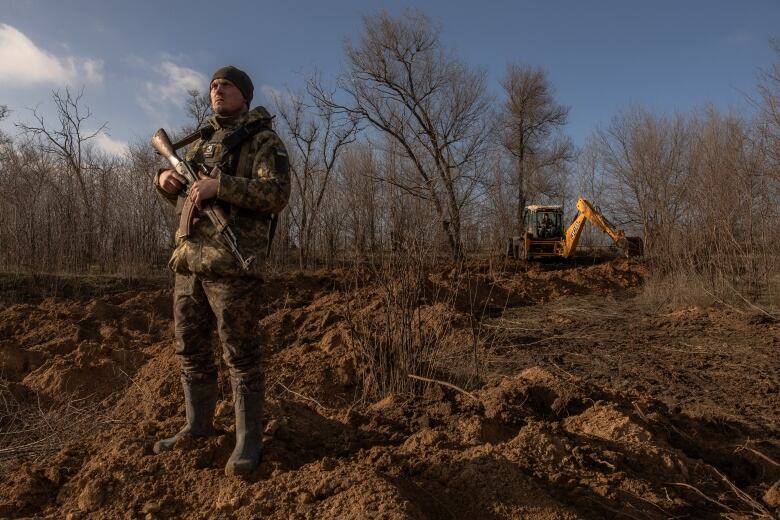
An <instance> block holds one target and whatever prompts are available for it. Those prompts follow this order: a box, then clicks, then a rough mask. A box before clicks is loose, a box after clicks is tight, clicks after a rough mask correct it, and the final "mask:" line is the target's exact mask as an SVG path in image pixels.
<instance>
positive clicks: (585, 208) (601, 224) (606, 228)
mask: <svg viewBox="0 0 780 520" xmlns="http://www.w3.org/2000/svg"><path fill="white" fill-rule="evenodd" d="M577 210H578V211H579V213H578V214H577V217H576V218H575V219H574V221H573V222H572V223H571V225H570V226H569V227H568V229H566V233H565V234H564V237H563V240H561V243H560V249H559V251H558V252H559V254H560V255H561V256H562V257H564V258H569V257H571V255H573V254H574V250H575V249H577V242H579V240H580V235H581V234H582V229H583V227H584V225H585V220H589V221H590V222H591V223H592V224H593V225H595V226H596V227H597V228H599V229H600V230H601V231H603V232H604V233H606V234H607V235H609V237H610V238H611V239H612V240H614V241H615V244H617V246H618V248H620V250H621V251H623V254H624V255H625V256H628V254H629V244H628V241H627V240H626V236H625V233H624V232H623V231H622V230H619V229H615V227H614V226H613V225H612V224H611V223H610V222H609V220H607V218H606V217H605V216H604V215H602V214H601V212H600V211H599V210H597V209H596V208H595V207H593V205H592V204H591V203H590V202H588V201H587V200H585V199H579V200H578V201H577Z"/></svg>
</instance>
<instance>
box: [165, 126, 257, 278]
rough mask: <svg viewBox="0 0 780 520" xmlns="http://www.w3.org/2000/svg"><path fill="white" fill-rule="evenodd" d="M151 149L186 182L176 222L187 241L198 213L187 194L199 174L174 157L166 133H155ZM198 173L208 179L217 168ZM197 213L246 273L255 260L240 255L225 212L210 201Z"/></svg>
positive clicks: (214, 174) (188, 164)
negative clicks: (207, 223)
mask: <svg viewBox="0 0 780 520" xmlns="http://www.w3.org/2000/svg"><path fill="white" fill-rule="evenodd" d="M152 146H153V147H154V149H155V150H157V152H158V153H159V154H160V155H162V156H163V157H165V158H166V159H167V160H168V162H169V163H170V164H171V166H172V167H173V168H174V169H175V170H176V171H177V172H178V173H179V175H181V176H182V177H184V178H185V179H186V182H185V184H184V189H182V191H181V192H179V196H181V197H185V203H184V207H183V208H182V212H181V218H180V220H179V231H178V233H177V235H178V236H185V237H186V236H188V235H189V234H190V224H191V223H192V217H193V216H194V212H195V210H196V209H197V208H196V207H195V204H193V203H192V202H191V201H190V199H189V198H188V197H187V194H188V193H189V191H190V187H191V186H192V185H193V184H194V183H195V182H196V181H197V180H199V179H200V177H198V171H196V170H195V168H194V167H193V166H192V164H190V163H188V162H187V161H183V160H181V159H180V158H179V156H177V155H176V150H175V149H174V148H173V144H172V143H171V140H170V138H169V137H168V134H167V133H165V130H163V129H162V128H160V129H159V130H157V132H155V133H154V136H152ZM199 171H200V172H201V173H203V174H204V175H208V176H209V177H215V176H216V174H217V172H218V171H219V166H215V167H214V169H213V170H211V172H208V171H207V170H205V169H201V170H199ZM199 211H200V212H201V213H203V214H204V215H206V216H207V217H208V218H209V220H210V221H211V223H212V224H213V225H214V227H215V228H216V229H217V231H219V233H220V235H221V236H222V239H223V240H224V241H225V244H226V245H227V246H228V248H229V249H230V252H231V253H233V256H235V257H236V260H238V263H239V264H240V265H241V268H242V269H244V271H248V270H249V266H250V265H251V264H252V262H254V260H255V257H254V256H250V257H249V258H244V255H242V254H241V251H240V250H239V249H238V243H237V242H236V235H235V234H234V233H233V230H232V229H230V227H229V226H228V215H227V213H226V212H225V209H224V208H223V207H221V206H219V205H217V204H214V201H213V200H209V201H205V202H204V203H203V204H202V205H201V209H200V210H199Z"/></svg>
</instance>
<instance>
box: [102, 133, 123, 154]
mask: <svg viewBox="0 0 780 520" xmlns="http://www.w3.org/2000/svg"><path fill="white" fill-rule="evenodd" d="M95 144H97V146H98V148H100V149H101V150H103V151H104V152H106V153H109V154H111V155H124V154H126V153H127V150H128V147H127V143H126V142H124V141H120V140H118V139H112V138H111V136H110V135H108V134H107V133H106V132H105V131H103V132H100V133H99V134H97V135H96V136H95Z"/></svg>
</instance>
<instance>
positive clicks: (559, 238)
mask: <svg viewBox="0 0 780 520" xmlns="http://www.w3.org/2000/svg"><path fill="white" fill-rule="evenodd" d="M525 210H526V211H525V226H524V227H525V235H524V236H515V237H512V242H511V244H510V248H509V254H510V256H514V257H515V258H525V259H528V260H531V259H534V258H571V256H572V255H574V251H575V249H577V242H579V240H580V235H581V234H582V230H583V228H584V226H585V221H586V220H588V221H590V223H591V224H593V225H595V226H596V227H597V228H599V229H600V230H602V231H603V232H604V233H606V234H607V235H609V237H610V238H611V239H612V240H613V241H614V242H615V244H616V245H617V247H618V249H619V250H620V251H621V253H622V254H623V256H625V257H629V256H640V255H641V254H642V249H643V243H642V239H641V238H640V237H626V236H625V233H624V232H623V231H622V230H620V229H615V226H613V225H612V224H611V223H610V222H609V220H607V218H606V217H605V216H604V215H602V214H601V212H600V211H599V210H598V209H597V208H595V207H594V206H593V205H592V204H591V203H590V202H588V201H587V200H586V199H582V198H581V199H579V200H578V201H577V210H578V213H577V216H576V217H575V218H574V220H573V221H572V223H571V225H569V227H568V228H567V229H566V231H565V232H564V229H563V206H561V205H538V204H535V205H532V206H527V207H526V208H525Z"/></svg>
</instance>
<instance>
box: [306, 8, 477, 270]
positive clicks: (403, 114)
mask: <svg viewBox="0 0 780 520" xmlns="http://www.w3.org/2000/svg"><path fill="white" fill-rule="evenodd" d="M439 33H440V30H439V28H437V27H434V26H432V25H431V24H430V22H429V21H428V19H427V18H426V17H425V15H423V14H422V13H419V12H415V11H407V12H406V13H405V15H404V16H403V17H401V18H400V19H395V18H392V17H390V16H389V15H388V14H387V13H385V12H380V13H379V14H377V15H374V16H367V17H364V18H363V33H362V36H361V39H360V42H359V43H358V44H356V45H353V44H351V43H348V44H347V45H346V55H347V60H348V64H349V65H348V70H347V71H346V72H345V73H344V74H342V75H341V76H340V77H339V79H338V84H339V86H340V89H341V91H342V92H343V93H344V94H345V95H346V98H347V101H346V102H345V103H344V104H335V103H333V105H334V107H335V108H337V109H339V110H343V111H346V112H347V113H349V114H353V115H354V116H357V117H359V118H361V119H363V120H366V121H368V122H370V123H371V125H373V127H374V128H375V129H376V130H378V131H380V132H382V133H384V134H386V135H388V136H389V137H390V138H391V139H393V140H394V141H395V142H396V143H397V144H398V145H399V151H400V153H402V154H403V156H404V157H405V158H406V159H408V160H409V161H410V164H411V165H412V166H413V171H414V173H415V178H409V179H396V180H395V181H394V182H396V184H397V186H399V187H401V188H402V189H404V190H405V191H406V192H407V193H410V194H413V195H415V196H418V197H422V198H424V199H426V200H427V201H429V202H430V203H431V204H433V206H434V208H435V210H436V214H437V215H438V217H439V219H440V220H441V225H442V228H443V231H444V233H445V235H446V236H447V239H448V241H449V245H450V248H451V250H452V254H453V256H454V257H455V258H461V257H462V255H463V245H462V242H461V240H462V239H461V210H462V208H463V206H464V204H466V203H467V202H468V201H469V200H470V197H471V195H472V194H473V188H474V186H475V185H476V178H477V177H478V176H479V175H480V174H481V172H479V171H478V170H477V169H476V168H474V162H475V160H476V157H477V156H478V155H479V154H480V153H482V152H483V150H484V148H485V146H484V145H485V131H484V130H485V120H486V118H485V115H486V112H487V109H488V106H489V100H488V98H487V97H486V95H485V75H484V73H483V72H481V71H479V72H475V71H472V70H470V69H469V68H468V67H467V66H466V65H465V64H464V63H462V62H461V61H460V60H458V59H457V58H456V57H454V56H453V55H451V54H450V53H448V52H446V51H445V50H444V48H443V47H442V44H441V42H440V41H439ZM321 94H322V93H321V92H320V93H319V97H321V98H322V97H323V96H322V95H321Z"/></svg>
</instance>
